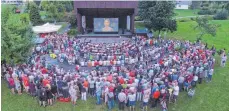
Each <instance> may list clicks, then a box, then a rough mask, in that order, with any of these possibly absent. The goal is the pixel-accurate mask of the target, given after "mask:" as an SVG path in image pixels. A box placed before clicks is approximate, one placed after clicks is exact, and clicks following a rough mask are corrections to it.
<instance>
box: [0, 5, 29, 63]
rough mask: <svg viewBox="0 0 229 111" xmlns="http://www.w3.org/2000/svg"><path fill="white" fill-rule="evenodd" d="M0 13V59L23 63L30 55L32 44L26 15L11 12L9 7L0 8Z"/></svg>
mask: <svg viewBox="0 0 229 111" xmlns="http://www.w3.org/2000/svg"><path fill="white" fill-rule="evenodd" d="M2 13H3V14H2V28H1V48H2V51H1V55H2V56H1V60H5V61H6V62H7V63H8V64H9V63H23V62H25V61H26V59H27V58H28V56H29V55H30V49H31V47H32V45H33V43H32V37H31V36H32V30H31V26H30V25H29V22H28V17H25V16H20V15H18V14H12V13H14V12H13V11H12V10H9V8H6V9H4V10H2ZM6 13H8V14H6ZM22 18H23V19H22ZM25 18H26V19H25ZM3 21H4V22H3Z"/></svg>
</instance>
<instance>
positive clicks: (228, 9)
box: [222, 1, 229, 13]
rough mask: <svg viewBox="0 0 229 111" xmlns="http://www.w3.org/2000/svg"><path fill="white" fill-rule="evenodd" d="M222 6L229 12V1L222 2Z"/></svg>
mask: <svg viewBox="0 0 229 111" xmlns="http://www.w3.org/2000/svg"><path fill="white" fill-rule="evenodd" d="M222 8H224V9H225V10H227V11H228V13H229V2H228V1H227V3H224V5H223V7H222Z"/></svg>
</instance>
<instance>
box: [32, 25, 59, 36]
mask: <svg viewBox="0 0 229 111" xmlns="http://www.w3.org/2000/svg"><path fill="white" fill-rule="evenodd" d="M60 28H61V25H54V24H49V23H46V24H44V25H41V26H34V27H33V32H34V33H37V34H39V33H51V32H57V31H58V30H59V29H60Z"/></svg>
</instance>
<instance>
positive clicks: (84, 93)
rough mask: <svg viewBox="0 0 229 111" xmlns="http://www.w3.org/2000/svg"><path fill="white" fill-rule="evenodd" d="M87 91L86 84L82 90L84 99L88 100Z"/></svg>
mask: <svg viewBox="0 0 229 111" xmlns="http://www.w3.org/2000/svg"><path fill="white" fill-rule="evenodd" d="M86 94H87V93H86V87H85V86H83V87H82V90H81V99H82V100H83V101H86V100H87V95H86Z"/></svg>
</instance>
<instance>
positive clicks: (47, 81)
mask: <svg viewBox="0 0 229 111" xmlns="http://www.w3.org/2000/svg"><path fill="white" fill-rule="evenodd" d="M42 83H43V86H44V87H46V86H47V84H50V81H49V80H48V79H43V81H42Z"/></svg>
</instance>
